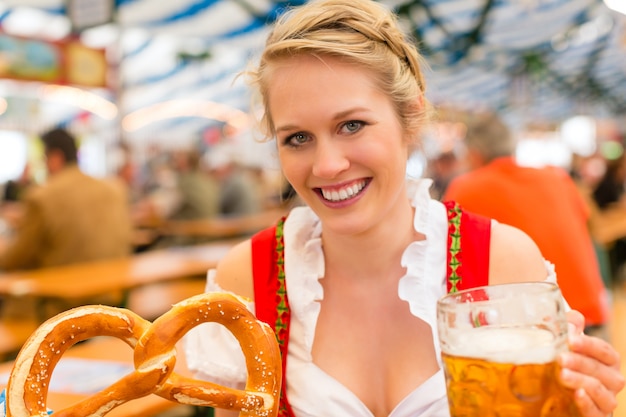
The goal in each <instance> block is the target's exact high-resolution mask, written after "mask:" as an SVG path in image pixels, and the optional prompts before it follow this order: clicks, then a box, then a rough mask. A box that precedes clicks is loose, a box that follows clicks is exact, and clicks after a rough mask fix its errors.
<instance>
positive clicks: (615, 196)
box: [592, 153, 626, 282]
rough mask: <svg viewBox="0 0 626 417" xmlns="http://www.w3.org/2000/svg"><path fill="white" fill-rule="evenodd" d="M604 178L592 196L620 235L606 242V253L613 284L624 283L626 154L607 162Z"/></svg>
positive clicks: (625, 253)
mask: <svg viewBox="0 0 626 417" xmlns="http://www.w3.org/2000/svg"><path fill="white" fill-rule="evenodd" d="M605 164H606V169H605V171H604V175H603V176H602V177H601V178H600V180H599V181H598V183H597V184H596V185H595V187H594V189H593V192H592V197H593V201H594V202H595V203H596V205H597V209H598V214H599V215H600V216H604V217H605V218H610V219H613V221H612V222H611V223H610V226H611V228H612V230H613V231H614V232H617V233H619V234H618V235H617V236H616V237H615V238H614V239H612V240H611V241H610V242H607V244H606V247H607V252H608V257H609V262H610V269H611V277H612V280H613V282H618V281H623V280H624V278H625V276H626V271H625V269H624V264H626V234H624V233H623V230H624V226H622V224H623V223H624V222H626V201H624V189H625V182H626V154H624V153H622V154H621V155H620V156H619V157H618V158H615V159H608V160H605Z"/></svg>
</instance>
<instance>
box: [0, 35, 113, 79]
mask: <svg viewBox="0 0 626 417" xmlns="http://www.w3.org/2000/svg"><path fill="white" fill-rule="evenodd" d="M0 78H11V79H17V80H24V81H41V82H45V83H54V84H67V85H76V86H82V87H94V88H95V87H107V80H106V78H107V61H106V55H105V51H104V49H94V48H89V47H87V46H85V45H83V44H81V43H80V42H79V41H78V40H68V41H62V42H50V41H45V40H41V39H29V38H22V37H17V36H11V35H7V34H5V33H0Z"/></svg>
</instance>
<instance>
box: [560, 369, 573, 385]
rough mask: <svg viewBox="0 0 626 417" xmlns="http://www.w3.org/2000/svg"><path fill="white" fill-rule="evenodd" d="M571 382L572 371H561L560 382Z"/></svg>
mask: <svg viewBox="0 0 626 417" xmlns="http://www.w3.org/2000/svg"><path fill="white" fill-rule="evenodd" d="M571 380H572V371H570V370H569V369H561V381H563V382H569V381H571Z"/></svg>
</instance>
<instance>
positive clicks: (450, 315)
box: [437, 282, 580, 417]
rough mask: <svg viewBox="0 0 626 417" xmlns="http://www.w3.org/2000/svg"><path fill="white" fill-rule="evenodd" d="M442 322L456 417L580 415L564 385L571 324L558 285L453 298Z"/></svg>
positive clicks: (440, 312) (444, 306) (508, 287)
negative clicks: (562, 362)
mask: <svg viewBox="0 0 626 417" xmlns="http://www.w3.org/2000/svg"><path fill="white" fill-rule="evenodd" d="M437 324H438V326H437V328H438V331H439V341H440V348H441V358H442V362H443V369H444V373H445V377H446V388H447V394H448V403H449V407H450V415H451V417H580V412H579V410H578V409H577V407H576V405H575V402H574V392H573V391H572V390H570V389H567V388H565V387H563V386H562V385H561V383H560V379H559V374H560V371H561V370H560V367H559V365H558V364H557V357H558V355H559V354H560V353H562V352H563V351H566V350H567V349H568V347H567V320H566V317H565V304H564V300H563V298H562V295H561V292H560V290H559V288H558V287H557V286H556V285H555V284H550V283H546V282H536V283H519V284H505V285H494V286H487V287H480V288H475V289H472V290H465V291H459V292H456V293H453V294H448V295H446V296H444V297H442V298H441V299H440V300H438V302H437Z"/></svg>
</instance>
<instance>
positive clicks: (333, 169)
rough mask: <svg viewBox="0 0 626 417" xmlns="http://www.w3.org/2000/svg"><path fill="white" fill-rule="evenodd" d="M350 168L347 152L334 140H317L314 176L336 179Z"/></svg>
mask: <svg viewBox="0 0 626 417" xmlns="http://www.w3.org/2000/svg"><path fill="white" fill-rule="evenodd" d="M349 166H350V161H349V159H348V157H347V155H346V152H345V150H344V149H343V147H342V146H341V144H339V143H338V142H337V141H333V140H332V139H328V140H320V139H319V138H318V140H317V147H316V150H315V160H314V162H313V175H315V176H316V177H320V178H335V177H336V176H337V175H338V174H339V173H341V172H343V171H345V170H346V169H348V167H349Z"/></svg>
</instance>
